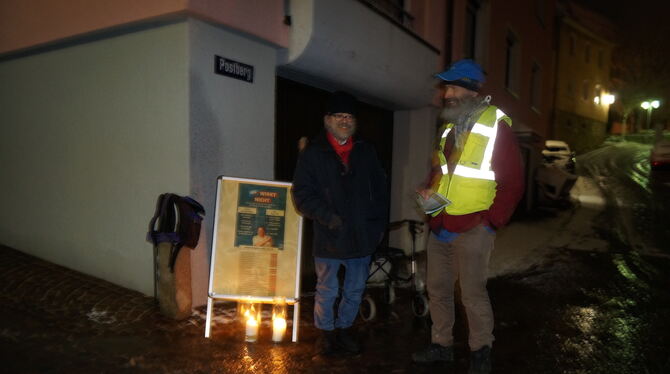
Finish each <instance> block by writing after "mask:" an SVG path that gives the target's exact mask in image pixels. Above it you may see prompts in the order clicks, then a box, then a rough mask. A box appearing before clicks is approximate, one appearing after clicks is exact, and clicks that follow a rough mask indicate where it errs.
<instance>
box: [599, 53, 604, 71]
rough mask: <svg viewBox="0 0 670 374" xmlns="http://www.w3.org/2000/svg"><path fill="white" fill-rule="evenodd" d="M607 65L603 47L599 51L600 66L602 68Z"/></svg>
mask: <svg viewBox="0 0 670 374" xmlns="http://www.w3.org/2000/svg"><path fill="white" fill-rule="evenodd" d="M603 65H605V51H603V50H602V49H601V50H599V51H598V67H599V68H601V67H603Z"/></svg>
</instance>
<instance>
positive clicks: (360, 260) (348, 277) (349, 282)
mask: <svg viewBox="0 0 670 374" xmlns="http://www.w3.org/2000/svg"><path fill="white" fill-rule="evenodd" d="M314 265H315V266H314V267H315V270H316V277H317V281H316V296H315V297H314V324H315V325H316V327H317V328H319V329H321V330H333V329H335V328H338V329H345V328H347V327H350V326H351V325H352V324H353V323H354V319H356V314H358V307H359V305H360V304H361V299H362V298H363V292H364V291H365V284H366V282H367V280H368V274H369V272H370V256H365V257H356V258H347V259H337V258H324V257H314ZM340 266H344V270H345V272H344V285H343V287H342V299H341V300H340V306H339V308H338V311H337V318H336V317H335V311H334V310H333V305H334V304H335V300H336V299H337V296H338V290H339V288H340V284H339V283H340V282H339V280H338V279H337V271H338V270H339V269H340Z"/></svg>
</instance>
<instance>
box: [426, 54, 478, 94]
mask: <svg viewBox="0 0 670 374" xmlns="http://www.w3.org/2000/svg"><path fill="white" fill-rule="evenodd" d="M435 76H436V77H438V78H440V79H442V80H444V81H446V82H447V83H449V84H453V85H454V86H461V87H464V88H467V89H468V90H471V91H477V92H479V90H480V89H481V87H482V84H484V82H486V78H485V77H484V71H483V70H482V67H481V66H479V64H478V63H476V62H474V61H472V60H470V59H465V60H459V61H456V62H454V63H453V64H451V66H449V69H447V70H445V71H443V72H441V73H439V74H436V75H435Z"/></svg>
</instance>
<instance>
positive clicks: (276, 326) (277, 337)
mask: <svg viewBox="0 0 670 374" xmlns="http://www.w3.org/2000/svg"><path fill="white" fill-rule="evenodd" d="M284 331H286V320H285V319H284V318H275V319H274V320H273V321H272V341H273V342H276V343H280V342H281V341H282V339H284Z"/></svg>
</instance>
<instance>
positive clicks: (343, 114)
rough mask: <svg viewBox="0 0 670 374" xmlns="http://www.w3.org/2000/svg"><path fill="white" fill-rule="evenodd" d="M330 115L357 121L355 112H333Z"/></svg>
mask: <svg viewBox="0 0 670 374" xmlns="http://www.w3.org/2000/svg"><path fill="white" fill-rule="evenodd" d="M330 116H331V117H335V118H337V119H338V120H340V121H342V120H345V119H346V120H351V121H355V120H356V117H355V116H354V115H353V114H346V113H331V115H330Z"/></svg>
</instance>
